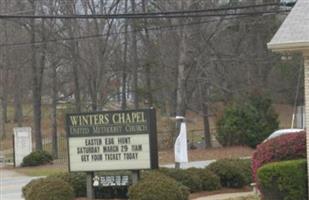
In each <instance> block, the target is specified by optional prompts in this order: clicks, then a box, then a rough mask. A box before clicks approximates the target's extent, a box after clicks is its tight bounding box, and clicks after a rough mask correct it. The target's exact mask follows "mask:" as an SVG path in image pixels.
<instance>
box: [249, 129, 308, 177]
mask: <svg viewBox="0 0 309 200" xmlns="http://www.w3.org/2000/svg"><path fill="white" fill-rule="evenodd" d="M299 158H306V133H305V132H302V133H290V134H286V135H282V136H279V137H276V138H273V139H270V140H268V141H267V142H265V143H261V144H260V145H258V146H257V148H256V151H255V152H254V153H253V157H252V175H253V180H254V181H255V180H256V172H257V170H258V168H260V167H261V166H263V165H264V164H266V163H270V162H275V161H282V160H293V159H299Z"/></svg>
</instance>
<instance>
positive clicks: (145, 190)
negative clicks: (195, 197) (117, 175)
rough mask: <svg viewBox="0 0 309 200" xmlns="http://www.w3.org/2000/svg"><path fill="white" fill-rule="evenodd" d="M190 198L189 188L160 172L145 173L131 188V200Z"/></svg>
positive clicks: (184, 199)
mask: <svg viewBox="0 0 309 200" xmlns="http://www.w3.org/2000/svg"><path fill="white" fill-rule="evenodd" d="M188 197H189V190H188V188H187V187H185V186H183V185H181V184H180V183H178V182H177V181H175V180H174V179H172V178H170V177H168V176H166V175H164V174H162V173H160V172H148V173H145V174H144V176H143V178H142V179H141V180H140V181H139V182H138V183H137V184H135V185H134V186H131V187H130V188H129V199H130V200H163V199H164V200H188Z"/></svg>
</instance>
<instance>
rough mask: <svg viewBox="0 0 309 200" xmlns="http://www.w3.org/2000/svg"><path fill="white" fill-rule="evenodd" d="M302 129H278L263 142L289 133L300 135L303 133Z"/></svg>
mask: <svg viewBox="0 0 309 200" xmlns="http://www.w3.org/2000/svg"><path fill="white" fill-rule="evenodd" d="M304 131H305V130H304V129H298V128H290V129H279V130H277V131H275V132H273V133H272V134H270V135H269V136H268V138H266V139H265V140H264V141H263V142H266V141H267V140H270V139H272V138H275V137H278V136H281V135H285V134H290V133H296V134H297V133H302V132H304Z"/></svg>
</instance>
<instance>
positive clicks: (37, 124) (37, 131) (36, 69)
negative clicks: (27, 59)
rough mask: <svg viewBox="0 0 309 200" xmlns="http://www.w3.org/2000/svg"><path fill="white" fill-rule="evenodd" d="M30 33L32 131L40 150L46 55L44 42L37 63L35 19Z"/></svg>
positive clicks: (41, 146)
mask: <svg viewBox="0 0 309 200" xmlns="http://www.w3.org/2000/svg"><path fill="white" fill-rule="evenodd" d="M35 8H36V6H35V1H33V2H32V9H33V15H35ZM30 27H31V28H30V34H31V43H32V44H33V45H32V46H31V51H32V52H31V53H32V55H31V69H32V95H33V97H32V98H33V99H32V103H33V131H34V136H35V144H36V145H35V148H36V150H42V149H43V145H42V132H41V117H42V116H41V115H42V111H41V104H42V102H41V98H42V96H41V95H42V94H41V93H42V91H41V90H42V81H43V72H44V65H45V57H46V43H45V44H44V45H43V49H42V50H41V55H40V63H39V66H38V65H37V62H36V59H37V51H36V46H35V41H36V29H35V20H34V19H32V20H31V25H30ZM41 28H42V41H45V40H46V38H45V31H46V30H44V20H42V26H41Z"/></svg>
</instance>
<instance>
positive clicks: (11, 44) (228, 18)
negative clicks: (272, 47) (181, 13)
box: [0, 12, 278, 48]
mask: <svg viewBox="0 0 309 200" xmlns="http://www.w3.org/2000/svg"><path fill="white" fill-rule="evenodd" d="M274 14H278V13H277V12H273V13H269V15H274ZM243 17H250V15H249V16H248V15H244V16H231V17H227V18H220V19H213V20H204V21H199V22H189V23H181V24H177V25H167V26H158V27H150V28H147V30H149V31H159V30H165V31H166V30H174V29H175V28H178V27H182V26H192V25H199V24H206V23H211V22H216V21H220V20H235V19H239V18H243ZM142 31H144V28H142V29H140V30H136V31H128V32H127V33H137V32H142ZM125 33H126V32H125V31H119V32H111V33H109V35H120V34H125ZM105 36H107V34H95V35H86V36H78V37H68V38H61V39H51V40H46V41H37V42H34V43H31V42H19V43H8V44H0V48H2V47H21V46H30V45H43V44H46V43H57V42H66V41H74V40H87V39H95V38H100V37H105Z"/></svg>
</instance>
